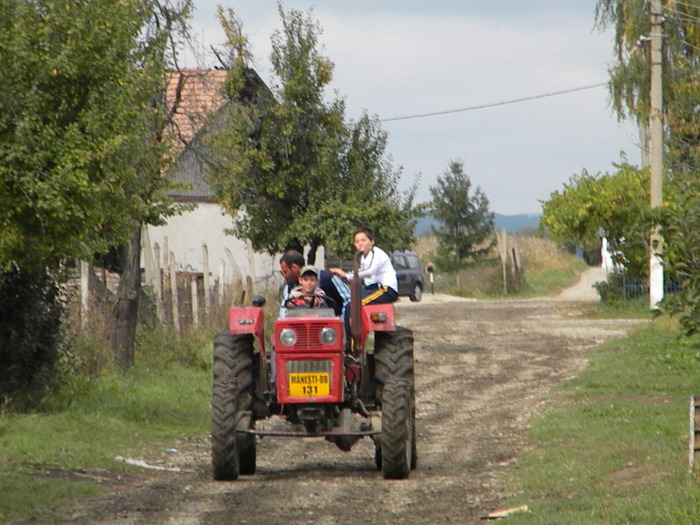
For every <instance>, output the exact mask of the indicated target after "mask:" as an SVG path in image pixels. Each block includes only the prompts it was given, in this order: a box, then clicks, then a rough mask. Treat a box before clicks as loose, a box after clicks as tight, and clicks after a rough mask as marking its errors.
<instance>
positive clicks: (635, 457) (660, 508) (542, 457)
mask: <svg viewBox="0 0 700 525" xmlns="http://www.w3.org/2000/svg"><path fill="white" fill-rule="evenodd" d="M699 368H700V361H699V358H698V355H697V354H696V349H693V348H692V347H689V346H688V345H685V344H684V343H681V342H679V341H678V339H677V337H676V334H675V333H674V332H673V331H671V330H667V329H665V328H659V327H658V326H655V325H650V326H649V327H648V328H645V329H642V330H639V331H636V332H634V333H632V334H630V335H629V336H628V337H626V338H623V339H619V340H615V341H612V342H609V343H607V344H605V345H603V346H602V347H600V349H598V350H597V351H595V352H594V354H593V355H592V356H591V358H590V362H589V365H588V367H587V368H586V370H585V371H584V372H583V373H582V374H581V375H579V376H578V377H576V378H574V379H571V380H569V381H567V382H566V383H564V384H562V385H561V386H560V387H559V388H558V389H557V390H558V393H559V394H560V395H561V397H560V403H558V405H557V407H556V408H555V409H553V410H551V411H550V412H548V413H547V414H545V415H543V416H541V417H538V418H536V419H535V420H534V421H532V426H531V429H530V436H529V437H530V440H531V442H532V443H533V446H534V447H533V451H532V453H531V454H529V455H528V456H527V457H525V458H524V459H523V460H521V461H520V462H519V464H518V466H517V467H516V469H515V472H514V477H513V478H512V480H511V487H510V488H511V489H512V490H513V492H514V493H515V494H517V496H516V497H514V498H513V500H512V501H511V503H513V506H517V505H523V504H526V505H528V507H529V509H530V512H529V513H526V514H514V515H512V516H509V517H508V523H509V524H511V525H512V524H524V523H527V524H529V525H536V524H543V525H544V524H547V525H549V524H552V523H566V524H570V525H577V524H581V525H584V524H585V525H589V524H591V523H597V524H612V523H615V524H617V523H619V524H623V523H625V524H627V523H640V524H641V523H644V524H657V523H658V524H660V523H667V524H686V523H688V524H689V523H700V506H699V503H700V484H698V475H697V472H693V473H689V471H688V431H689V412H688V409H689V400H690V396H691V395H695V394H699V393H700V374H698V369H699Z"/></svg>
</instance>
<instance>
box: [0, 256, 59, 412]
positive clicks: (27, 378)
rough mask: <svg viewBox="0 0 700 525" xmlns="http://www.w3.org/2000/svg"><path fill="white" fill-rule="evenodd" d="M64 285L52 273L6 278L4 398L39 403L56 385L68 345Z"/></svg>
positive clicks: (2, 280)
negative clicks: (64, 351) (59, 364)
mask: <svg viewBox="0 0 700 525" xmlns="http://www.w3.org/2000/svg"><path fill="white" fill-rule="evenodd" d="M64 313H65V306H64V303H63V300H62V295H61V287H60V285H59V283H58V280H57V279H56V278H55V274H54V273H53V272H51V271H49V270H48V269H40V270H25V269H22V268H19V267H14V268H11V269H10V270H9V271H7V272H5V273H3V274H0V370H2V374H0V396H2V398H3V400H4V401H3V403H4V404H13V405H24V404H32V403H34V402H35V401H36V400H37V399H38V397H40V396H41V395H42V394H43V393H45V392H46V391H47V388H48V387H50V386H51V383H52V381H53V379H54V376H55V372H56V365H57V362H58V360H59V357H60V355H61V351H62V348H63V343H64V331H63V328H62V327H63V324H62V321H63V318H64Z"/></svg>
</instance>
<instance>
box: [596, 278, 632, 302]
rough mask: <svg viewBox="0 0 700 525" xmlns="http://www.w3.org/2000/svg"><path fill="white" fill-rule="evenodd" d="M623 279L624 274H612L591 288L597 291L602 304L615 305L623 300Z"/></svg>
mask: <svg viewBox="0 0 700 525" xmlns="http://www.w3.org/2000/svg"><path fill="white" fill-rule="evenodd" d="M624 279H625V274H624V272H612V273H610V274H609V275H608V278H607V279H606V280H605V281H601V282H599V283H595V284H594V285H593V287H594V288H595V289H596V290H598V295H600V301H601V302H602V303H603V304H607V305H610V304H615V303H619V302H620V301H622V300H623V299H624V297H625V296H624V291H623V286H624Z"/></svg>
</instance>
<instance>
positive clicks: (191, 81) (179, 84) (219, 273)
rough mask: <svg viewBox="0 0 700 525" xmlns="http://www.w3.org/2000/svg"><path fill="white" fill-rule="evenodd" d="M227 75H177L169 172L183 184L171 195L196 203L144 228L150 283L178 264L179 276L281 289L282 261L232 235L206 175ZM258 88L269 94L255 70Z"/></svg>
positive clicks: (170, 88) (172, 82) (170, 92)
mask: <svg viewBox="0 0 700 525" xmlns="http://www.w3.org/2000/svg"><path fill="white" fill-rule="evenodd" d="M225 79H226V71H221V70H201V69H190V70H182V71H179V72H173V73H172V75H171V76H170V79H169V82H168V85H167V95H166V96H167V100H168V102H169V104H168V105H169V106H170V107H173V106H174V105H173V102H174V101H176V100H179V103H178V104H176V105H175V107H176V110H175V112H174V114H173V126H172V127H171V128H170V129H169V130H168V135H167V136H168V138H169V139H170V140H171V141H172V143H173V151H174V152H175V154H176V155H177V159H176V161H175V162H174V163H173V165H172V167H171V168H170V170H169V172H168V173H167V174H166V176H167V177H170V178H171V179H172V180H174V181H176V182H178V183H183V184H181V185H180V186H181V188H180V189H176V190H171V192H170V196H171V197H172V198H173V200H175V201H176V202H183V203H190V204H191V205H192V206H193V209H192V210H191V211H188V212H185V213H183V214H182V215H177V216H173V217H170V218H169V219H168V222H167V224H165V225H163V226H150V225H149V226H148V227H147V228H144V231H143V238H142V247H143V250H142V252H143V255H142V264H143V267H144V268H145V269H146V280H147V281H149V275H151V276H152V275H153V274H154V272H155V268H161V269H165V268H166V267H167V266H169V265H170V264H174V266H175V268H176V271H177V272H187V273H192V274H195V275H196V274H202V273H203V272H208V275H209V276H210V278H211V281H212V282H213V283H215V282H218V283H220V284H222V285H229V284H232V283H235V282H239V281H243V282H245V281H246V280H250V282H252V283H253V287H254V289H265V288H266V287H268V286H270V285H273V286H274V285H275V284H281V283H282V281H281V277H280V276H279V263H278V260H279V256H270V255H268V254H264V253H256V252H254V251H253V249H252V247H251V245H250V243H249V242H246V241H244V240H241V239H238V238H236V237H233V236H231V235H229V234H227V233H226V231H227V230H229V229H230V228H231V227H232V225H233V221H232V218H231V216H229V215H228V214H227V213H226V212H225V211H224V210H223V209H222V208H221V207H220V206H219V204H218V203H217V202H216V199H215V197H214V194H213V191H212V188H211V186H210V185H209V183H208V182H207V176H206V172H207V169H206V163H205V161H204V159H203V154H204V153H205V152H204V151H203V147H204V146H203V144H202V136H203V134H204V133H206V129H207V125H208V124H211V123H212V122H213V121H214V120H215V119H216V118H217V115H218V114H219V112H220V111H221V108H222V107H223V105H224V104H225V99H224V97H223V96H222V94H221V89H222V87H223V84H224V81H225ZM251 82H253V83H257V84H258V85H253V86H251V88H252V89H258V88H260V89H265V90H267V87H266V86H265V85H264V83H263V82H262V80H261V79H260V78H259V77H258V76H257V74H255V72H253V71H252V70H251Z"/></svg>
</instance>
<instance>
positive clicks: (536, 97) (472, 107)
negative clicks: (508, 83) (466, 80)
mask: <svg viewBox="0 0 700 525" xmlns="http://www.w3.org/2000/svg"><path fill="white" fill-rule="evenodd" d="M606 85H607V83H606V82H603V83H600V84H591V85H590V86H582V87H577V88H573V89H565V90H562V91H554V92H552V93H544V94H542V95H533V96H531V97H523V98H516V99H512V100H504V101H502V102H493V103H491V104H481V105H479V106H469V107H466V108H459V109H447V110H444V111H434V112H432V113H419V114H416V115H406V116H403V117H391V118H382V119H379V122H391V121H395V120H409V119H414V118H425V117H436V116H439V115H449V114H451V113H463V112H465V111H474V110H476V109H485V108H493V107H496V106H505V105H508V104H517V103H518V102H527V101H528V100H537V99H539V98H547V97H556V96H557V95H565V94H567V93H574V92H576V91H583V90H585V89H593V88H597V87H601V86H606Z"/></svg>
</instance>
